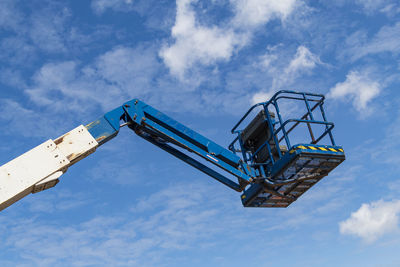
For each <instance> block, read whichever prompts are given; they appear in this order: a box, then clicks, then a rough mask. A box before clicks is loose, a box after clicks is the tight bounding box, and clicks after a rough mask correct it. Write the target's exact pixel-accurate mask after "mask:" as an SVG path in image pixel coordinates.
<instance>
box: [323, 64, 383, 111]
mask: <svg viewBox="0 0 400 267" xmlns="http://www.w3.org/2000/svg"><path fill="white" fill-rule="evenodd" d="M381 87H382V86H381V84H379V82H377V81H374V80H372V79H371V78H370V77H369V73H368V72H364V73H360V72H358V71H351V72H350V73H349V74H347V76H346V80H345V81H344V82H342V83H337V84H336V85H335V87H333V88H331V89H330V91H329V93H328V97H332V98H335V99H344V100H349V99H350V100H352V101H353V106H354V107H355V108H356V109H357V111H359V112H363V113H364V114H366V113H367V112H368V110H367V107H368V104H369V103H370V102H371V100H373V99H374V98H376V97H377V96H378V95H379V94H380V92H381V90H382V88H381Z"/></svg>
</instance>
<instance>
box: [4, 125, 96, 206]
mask: <svg viewBox="0 0 400 267" xmlns="http://www.w3.org/2000/svg"><path fill="white" fill-rule="evenodd" d="M97 146H98V143H97V142H96V140H95V139H94V138H93V137H92V136H91V134H90V133H89V132H88V131H87V129H86V128H85V127H84V126H83V125H80V126H79V127H77V128H75V129H74V130H72V131H70V132H69V133H67V134H65V135H63V136H61V137H60V138H57V139H56V140H55V141H53V140H48V141H46V142H44V143H43V144H41V145H39V146H37V147H35V148H34V149H32V150H30V151H28V152H26V153H25V154H23V155H21V156H19V157H18V158H16V159H14V160H12V161H10V162H8V163H6V164H4V165H3V166H1V167H0V210H3V209H5V208H6V207H8V206H9V205H11V204H13V203H14V202H16V201H18V200H19V199H21V198H23V197H25V196H26V195H28V194H30V193H36V192H39V191H42V190H45V189H48V188H50V187H53V186H55V185H56V184H57V182H58V178H59V177H60V176H61V175H62V174H63V173H65V172H66V171H67V169H68V167H69V166H71V165H72V164H74V163H76V162H78V161H79V160H81V159H83V158H84V157H86V156H88V155H89V154H91V153H93V152H94V151H95V150H96V148H97Z"/></svg>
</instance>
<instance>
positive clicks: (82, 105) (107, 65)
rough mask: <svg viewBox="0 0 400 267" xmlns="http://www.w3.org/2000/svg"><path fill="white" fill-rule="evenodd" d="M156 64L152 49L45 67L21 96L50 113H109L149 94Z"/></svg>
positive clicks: (122, 50) (121, 51) (113, 52)
mask: <svg viewBox="0 0 400 267" xmlns="http://www.w3.org/2000/svg"><path fill="white" fill-rule="evenodd" d="M157 64H158V63H157V61H156V54H155V51H154V50H152V48H142V47H138V48H129V47H117V48H114V49H112V50H110V51H108V52H106V53H104V54H103V55H101V56H99V57H98V58H97V59H96V60H95V62H94V63H92V64H88V65H86V66H80V65H79V64H78V62H75V61H66V62H59V63H48V64H45V65H43V66H42V67H41V68H40V70H39V71H38V72H37V73H36V74H35V75H34V77H33V85H32V86H31V87H30V88H29V89H27V90H25V92H26V94H27V95H28V96H29V97H30V99H31V100H32V101H33V102H34V103H35V104H36V105H39V106H42V107H48V108H52V109H53V110H54V111H68V112H71V111H72V112H74V113H82V112H86V111H88V110H90V109H93V108H95V107H96V106H100V107H101V108H102V109H103V111H104V110H109V109H111V108H114V107H115V106H117V105H120V104H121V103H123V102H124V101H126V100H127V99H130V98H132V97H143V96H145V95H146V94H147V93H149V92H150V91H151V90H152V86H151V85H150V83H151V80H152V78H153V74H154V71H155V70H157Z"/></svg>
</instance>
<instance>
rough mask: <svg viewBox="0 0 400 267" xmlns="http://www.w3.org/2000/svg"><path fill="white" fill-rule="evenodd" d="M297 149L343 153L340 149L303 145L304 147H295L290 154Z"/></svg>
mask: <svg viewBox="0 0 400 267" xmlns="http://www.w3.org/2000/svg"><path fill="white" fill-rule="evenodd" d="M297 149H310V150H321V151H326V152H329V151H331V152H341V153H344V151H343V149H341V148H332V147H321V146H310V145H304V146H296V147H295V148H293V149H292V150H291V151H290V153H293V152H294V151H295V150H297Z"/></svg>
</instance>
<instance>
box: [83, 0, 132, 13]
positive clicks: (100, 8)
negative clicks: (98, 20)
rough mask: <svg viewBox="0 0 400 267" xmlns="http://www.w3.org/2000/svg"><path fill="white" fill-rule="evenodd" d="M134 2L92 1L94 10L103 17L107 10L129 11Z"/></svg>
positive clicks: (116, 0) (127, 0)
mask: <svg viewBox="0 0 400 267" xmlns="http://www.w3.org/2000/svg"><path fill="white" fill-rule="evenodd" d="M132 3H133V0H92V4H91V6H92V9H93V11H94V12H95V13H96V14H98V15H101V14H103V13H104V12H105V11H106V10H107V9H113V10H118V11H120V10H127V9H129V7H131V6H132Z"/></svg>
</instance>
